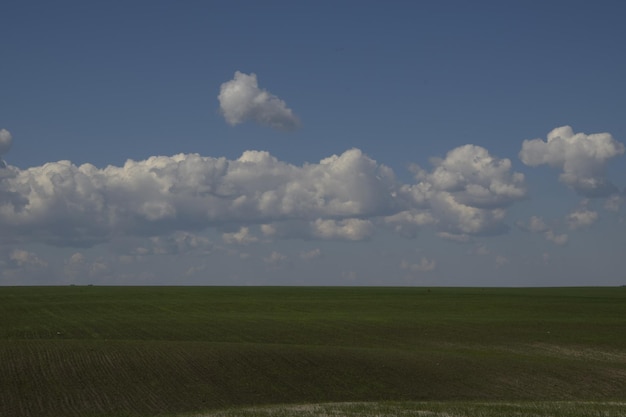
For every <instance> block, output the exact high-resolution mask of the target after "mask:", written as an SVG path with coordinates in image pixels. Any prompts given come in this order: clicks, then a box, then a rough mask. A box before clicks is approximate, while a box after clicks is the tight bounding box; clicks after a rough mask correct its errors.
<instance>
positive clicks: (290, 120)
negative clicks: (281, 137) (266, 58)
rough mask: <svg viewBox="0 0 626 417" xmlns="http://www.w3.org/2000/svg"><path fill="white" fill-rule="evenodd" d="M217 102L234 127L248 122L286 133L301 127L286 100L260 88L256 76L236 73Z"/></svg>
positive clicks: (222, 88) (221, 92)
mask: <svg viewBox="0 0 626 417" xmlns="http://www.w3.org/2000/svg"><path fill="white" fill-rule="evenodd" d="M217 98H218V100H219V102H220V109H221V111H222V114H223V115H224V118H225V119H226V121H227V122H228V123H229V124H231V125H233V126H234V125H237V124H240V123H244V122H246V121H248V120H251V121H254V122H256V123H259V124H261V125H265V126H269V127H272V128H274V129H278V130H284V131H288V130H294V129H297V128H298V127H299V126H300V121H299V120H298V118H297V117H296V116H295V115H294V114H293V112H292V110H291V109H290V108H288V107H287V105H286V104H285V102H284V101H283V100H281V99H280V98H278V97H276V96H275V95H273V94H271V93H270V92H269V91H267V90H263V89H260V88H259V85H258V82H257V77H256V74H249V75H248V74H244V73H242V72H239V71H237V72H235V76H234V78H233V79H232V80H230V81H227V82H225V83H223V84H222V86H221V88H220V94H219V96H218V97H217Z"/></svg>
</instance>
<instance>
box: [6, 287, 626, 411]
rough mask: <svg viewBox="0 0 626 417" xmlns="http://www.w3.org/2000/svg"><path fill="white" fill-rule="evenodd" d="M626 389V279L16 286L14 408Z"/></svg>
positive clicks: (502, 398)
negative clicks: (428, 284) (515, 283)
mask: <svg viewBox="0 0 626 417" xmlns="http://www.w3.org/2000/svg"><path fill="white" fill-rule="evenodd" d="M625 400H626V288H623V287H622V288H541V289H494V288H490V289H480V288H431V289H426V288H297V287H237V288H234V287H91V286H89V287H79V286H76V287H0V416H2V417H4V416H6V417H9V416H11V417H26V416H29V417H30V416H33V417H34V416H37V417H51V416H64V417H71V416H81V417H82V416H156V415H168V416H171V415H175V414H177V413H189V414H191V413H195V412H201V411H202V412H205V413H207V414H208V413H209V412H211V410H220V409H229V408H232V407H247V406H255V407H259V406H262V405H264V404H304V403H328V402H354V403H358V402H362V401H384V402H388V401H428V402H442V403H450V404H452V403H455V404H458V403H467V402H481V403H484V402H486V403H494V404H495V403H496V402H498V403H506V402H528V401H531V402H542V401H548V402H553V401H564V402H565V403H564V404H571V402H572V401H574V402H581V401H584V402H601V403H607V404H609V403H610V404H613V405H611V407H621V404H623V402H624V401H625ZM216 412H217V411H216ZM539 415H540V414H539ZM615 415H619V414H615Z"/></svg>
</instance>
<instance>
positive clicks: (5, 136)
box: [0, 129, 13, 156]
mask: <svg viewBox="0 0 626 417" xmlns="http://www.w3.org/2000/svg"><path fill="white" fill-rule="evenodd" d="M12 145H13V136H11V132H9V131H8V130H6V129H0V156H2V155H4V154H6V153H7V152H9V149H11V146H12Z"/></svg>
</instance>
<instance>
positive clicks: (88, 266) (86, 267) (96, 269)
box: [63, 252, 109, 280]
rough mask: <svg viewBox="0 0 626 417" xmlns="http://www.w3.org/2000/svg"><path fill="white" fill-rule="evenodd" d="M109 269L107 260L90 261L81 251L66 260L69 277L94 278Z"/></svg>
mask: <svg viewBox="0 0 626 417" xmlns="http://www.w3.org/2000/svg"><path fill="white" fill-rule="evenodd" d="M108 269H109V267H108V265H107V263H106V262H104V261H103V260H102V259H98V260H95V261H90V260H88V259H87V257H86V256H85V255H84V254H82V253H80V252H75V253H73V254H72V255H71V256H70V257H69V258H68V259H67V260H66V261H65V265H64V268H63V270H64V273H65V275H66V276H67V277H68V278H71V279H72V280H74V279H79V278H87V277H88V278H94V277H98V276H100V275H102V274H103V273H105V272H107V271H108Z"/></svg>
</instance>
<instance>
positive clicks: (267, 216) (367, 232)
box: [0, 145, 526, 247]
mask: <svg viewBox="0 0 626 417" xmlns="http://www.w3.org/2000/svg"><path fill="white" fill-rule="evenodd" d="M434 165H435V167H434V169H433V171H432V172H430V173H428V172H425V171H423V170H420V171H419V172H417V171H416V172H417V173H416V179H417V180H416V183H415V184H401V183H400V182H398V180H397V179H396V177H395V174H394V172H393V171H392V170H391V169H390V168H389V167H387V166H385V165H382V164H379V163H377V162H376V161H375V160H373V159H371V158H370V157H369V156H367V155H365V154H363V153H362V152H361V151H360V150H359V149H350V150H348V151H345V152H344V153H342V154H340V155H332V156H330V157H328V158H325V159H322V160H321V161H320V162H319V163H315V164H304V165H302V166H295V165H292V164H289V163H286V162H282V161H279V160H278V159H276V158H275V157H273V156H272V155H270V154H269V153H268V152H261V151H245V152H244V153H243V154H242V155H241V157H239V158H238V159H236V160H227V159H226V158H212V157H204V156H200V155H198V154H179V155H174V156H171V157H165V156H159V157H151V158H148V159H147V160H144V161H133V160H128V161H127V162H126V163H125V164H124V165H123V166H120V167H118V166H108V167H106V168H103V169H98V168H96V167H95V166H93V165H91V164H83V165H80V166H77V165H74V164H72V163H71V162H69V161H59V162H53V163H47V164H45V165H43V166H38V167H33V168H29V169H25V170H20V169H18V168H16V167H12V166H9V167H7V168H5V169H2V170H1V171H0V173H1V174H2V175H0V227H1V228H2V230H3V234H2V236H0V242H1V243H8V242H14V243H15V242H43V243H47V244H52V245H58V246H77V247H80V246H85V247H86V246H92V245H95V244H98V243H101V242H105V241H108V240H111V239H114V238H116V237H122V236H148V237H149V236H160V235H164V234H168V233H173V232H176V231H185V230H203V229H206V228H211V227H214V228H220V227H221V226H223V225H231V226H229V228H230V230H233V227H235V230H238V231H235V232H229V233H224V235H223V239H224V241H225V242H226V243H231V244H232V243H238V244H246V243H253V242H256V241H257V238H256V237H254V236H253V235H252V233H251V232H250V230H249V229H248V227H249V226H251V225H264V226H263V227H262V228H261V229H262V232H263V234H264V235H266V236H275V237H299V238H305V239H320V240H363V239H367V238H369V237H370V236H371V235H372V234H373V233H374V229H375V225H376V224H382V225H384V226H387V227H391V228H392V229H393V230H395V231H396V232H398V233H401V234H404V235H406V236H409V235H413V236H414V235H415V232H416V228H418V227H422V226H426V225H436V226H437V227H438V228H440V229H441V230H443V231H446V232H447V233H459V234H489V233H494V232H498V231H502V230H503V227H504V225H503V223H502V221H503V218H504V215H505V207H506V206H508V205H510V204H512V203H514V202H515V201H517V200H519V199H521V198H523V197H524V196H525V193H526V191H525V186H524V181H523V176H522V175H521V174H518V173H513V172H511V165H510V162H509V160H508V159H498V158H496V157H493V156H491V155H489V153H488V152H487V151H486V150H485V149H483V148H480V147H476V146H472V145H468V146H465V147H461V148H457V149H455V150H453V151H451V152H449V153H448V155H447V156H446V158H445V159H443V160H440V161H436V162H435V163H434ZM237 228H238V229H237Z"/></svg>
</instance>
